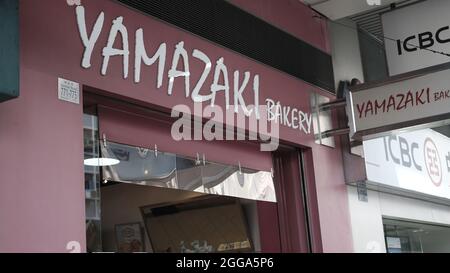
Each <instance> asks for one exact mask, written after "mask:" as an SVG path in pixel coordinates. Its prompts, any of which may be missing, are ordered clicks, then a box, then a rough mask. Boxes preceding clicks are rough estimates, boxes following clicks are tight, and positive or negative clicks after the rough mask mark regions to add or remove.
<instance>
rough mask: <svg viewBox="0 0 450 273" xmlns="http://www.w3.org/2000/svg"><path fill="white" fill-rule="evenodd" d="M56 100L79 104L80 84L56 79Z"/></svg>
mask: <svg viewBox="0 0 450 273" xmlns="http://www.w3.org/2000/svg"><path fill="white" fill-rule="evenodd" d="M58 99H60V100H63V101H68V102H71V103H75V104H80V84H79V83H76V82H73V81H69V80H65V79H62V78H58Z"/></svg>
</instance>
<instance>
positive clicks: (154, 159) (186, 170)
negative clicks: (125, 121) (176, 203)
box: [101, 142, 276, 202]
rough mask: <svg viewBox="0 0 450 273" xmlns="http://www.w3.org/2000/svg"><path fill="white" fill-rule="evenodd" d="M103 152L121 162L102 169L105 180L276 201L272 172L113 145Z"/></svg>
mask: <svg viewBox="0 0 450 273" xmlns="http://www.w3.org/2000/svg"><path fill="white" fill-rule="evenodd" d="M101 150H102V156H103V157H108V158H115V159H117V160H119V161H120V163H119V164H117V165H114V166H106V167H104V168H102V169H103V177H104V178H105V179H107V180H110V181H116V182H125V183H134V184H139V185H147V186H157V187H165V188H173V189H181V190H187V191H196V192H202V193H207V194H216V195H226V196H233V197H238V198H245V199H252V200H261V201H269V202H276V197H275V187H274V184H273V179H272V175H271V173H270V172H266V171H256V170H251V169H246V168H239V167H237V166H231V165H223V164H217V163H212V162H201V161H200V160H194V159H190V158H187V157H182V156H178V155H175V154H171V153H165V152H159V151H158V152H155V151H153V150H150V149H144V148H139V147H134V146H129V145H123V144H118V143H112V142H108V144H107V145H106V146H104V145H102V147H101Z"/></svg>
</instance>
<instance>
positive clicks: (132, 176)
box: [102, 142, 178, 189]
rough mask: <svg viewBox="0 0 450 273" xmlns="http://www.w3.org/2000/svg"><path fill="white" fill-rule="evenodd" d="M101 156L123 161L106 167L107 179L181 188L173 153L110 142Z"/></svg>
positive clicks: (105, 175) (105, 174) (105, 176)
mask: <svg viewBox="0 0 450 273" xmlns="http://www.w3.org/2000/svg"><path fill="white" fill-rule="evenodd" d="M102 155H103V156H104V157H108V158H115V159H118V160H119V161H120V163H119V164H117V165H114V166H107V167H105V168H103V170H104V178H105V179H107V180H113V181H116V182H129V183H135V184H139V185H147V186H157V187H165V188H175V189H176V188H178V186H177V182H176V156H175V155H174V154H170V153H162V152H157V153H155V151H152V150H149V149H143V148H138V147H133V146H128V145H123V144H117V143H112V142H108V144H107V145H106V147H105V146H102Z"/></svg>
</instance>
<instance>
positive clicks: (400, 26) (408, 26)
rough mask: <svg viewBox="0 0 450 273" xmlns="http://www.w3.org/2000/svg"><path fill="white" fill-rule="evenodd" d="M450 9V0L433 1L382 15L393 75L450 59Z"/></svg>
mask: <svg viewBox="0 0 450 273" xmlns="http://www.w3.org/2000/svg"><path fill="white" fill-rule="evenodd" d="M449 11H450V1H448V0H429V1H424V2H421V3H418V4H414V5H411V6H407V7H404V8H399V9H395V10H393V11H392V12H388V13H385V14H383V15H382V22H383V32H384V36H385V37H386V39H385V47H386V57H387V61H388V67H389V73H390V75H391V76H393V75H398V74H401V73H406V72H409V71H413V70H417V69H421V68H425V67H429V66H433V65H437V64H442V63H446V62H449V61H450V57H449V56H448V55H445V54H450V16H449ZM432 51H437V52H443V53H444V54H439V53H433V52H432Z"/></svg>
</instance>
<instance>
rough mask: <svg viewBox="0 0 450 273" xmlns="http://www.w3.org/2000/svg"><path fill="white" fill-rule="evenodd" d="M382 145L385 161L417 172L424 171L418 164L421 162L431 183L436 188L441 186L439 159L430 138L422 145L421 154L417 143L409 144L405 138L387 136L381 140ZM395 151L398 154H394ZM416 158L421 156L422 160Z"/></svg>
mask: <svg viewBox="0 0 450 273" xmlns="http://www.w3.org/2000/svg"><path fill="white" fill-rule="evenodd" d="M383 143H384V152H385V156H386V161H388V162H389V161H391V162H393V163H394V164H398V165H401V166H403V167H405V168H414V169H415V170H416V171H419V172H422V171H423V170H424V167H423V166H422V164H421V163H420V162H423V163H424V165H425V169H426V170H427V173H428V176H429V178H430V180H431V182H432V183H433V184H434V185H435V186H437V187H439V186H440V185H441V183H442V171H441V169H442V168H441V159H440V158H439V152H438V149H437V147H436V144H435V143H434V142H433V140H432V139H431V138H429V137H428V138H426V139H425V142H424V143H423V145H422V147H423V149H422V150H423V152H422V153H421V152H420V149H419V148H420V144H419V143H417V142H409V141H408V139H406V138H405V137H401V136H398V137H397V136H387V137H384V138H383ZM393 146H395V148H393ZM395 150H396V151H398V152H394V151H395ZM397 153H398V154H397ZM418 156H423V159H419V158H417V157H418Z"/></svg>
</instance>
